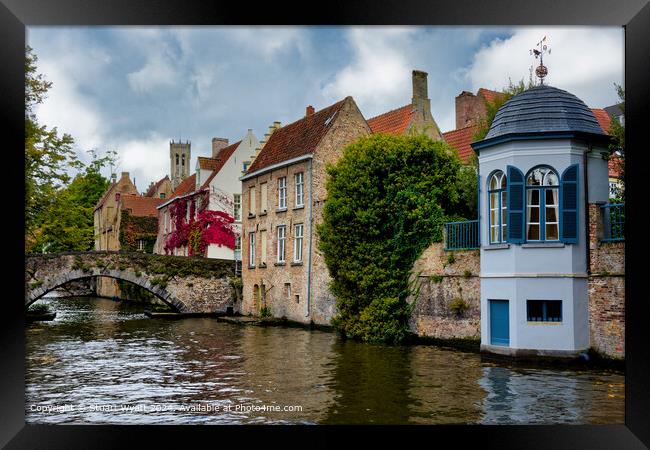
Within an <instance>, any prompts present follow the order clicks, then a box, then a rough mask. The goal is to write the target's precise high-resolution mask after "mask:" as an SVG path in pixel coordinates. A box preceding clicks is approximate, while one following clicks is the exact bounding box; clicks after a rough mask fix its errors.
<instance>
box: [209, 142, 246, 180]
mask: <svg viewBox="0 0 650 450" xmlns="http://www.w3.org/2000/svg"><path fill="white" fill-rule="evenodd" d="M239 144H241V141H237V142H235V143H234V144H231V145H229V146H228V147H226V148H224V149H222V150H221V151H220V152H219V154H218V155H217V157H216V158H214V159H213V158H210V159H211V160H212V161H214V168H213V169H212V173H211V174H210V176H209V177H208V179H207V180H205V182H204V183H203V185H202V186H201V189H205V188H207V187H208V185H209V184H210V181H212V179H213V178H214V177H215V175H217V174H218V173H219V171H220V170H221V169H222V168H223V166H224V165H225V164H226V161H228V160H229V159H230V157H231V156H232V154H233V153H235V150H237V147H239Z"/></svg>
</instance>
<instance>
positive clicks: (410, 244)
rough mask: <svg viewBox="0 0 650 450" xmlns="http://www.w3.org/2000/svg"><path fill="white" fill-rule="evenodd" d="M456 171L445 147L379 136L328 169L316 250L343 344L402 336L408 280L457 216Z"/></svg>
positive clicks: (424, 140) (423, 138)
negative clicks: (321, 257) (327, 278)
mask: <svg viewBox="0 0 650 450" xmlns="http://www.w3.org/2000/svg"><path fill="white" fill-rule="evenodd" d="M459 170H460V161H459V159H458V157H457V155H456V152H454V151H453V150H452V149H451V148H449V147H448V146H447V144H446V143H444V142H439V141H433V140H432V139H430V138H428V137H427V136H423V135H420V136H388V135H381V134H377V135H372V136H368V137H364V138H361V139H359V140H358V141H356V142H354V143H352V144H351V145H349V146H348V147H347V148H345V149H344V151H343V155H342V157H341V158H340V159H339V161H338V163H337V164H336V165H335V166H330V167H328V175H329V179H328V181H327V201H326V202H325V206H324V210H323V223H322V224H320V225H319V226H318V234H319V237H320V240H319V248H320V250H321V251H322V252H323V255H324V257H325V262H326V264H327V267H328V269H329V272H330V274H331V276H332V278H333V281H332V284H331V290H332V293H333V294H334V296H335V297H336V299H337V307H338V311H339V316H338V317H337V318H336V319H335V321H334V324H335V326H336V327H337V328H338V329H339V330H340V331H341V332H342V333H343V334H344V335H345V336H348V337H351V338H356V339H361V340H364V341H368V342H388V343H398V342H401V341H402V340H403V339H404V337H405V336H406V335H407V323H406V322H407V318H408V306H407V303H406V298H407V296H408V295H409V292H410V287H409V281H408V280H409V273H410V271H411V268H412V266H413V263H414V262H415V260H416V259H417V258H418V257H419V256H420V254H421V253H422V251H423V250H424V249H425V248H426V247H427V246H428V245H430V244H431V243H432V242H439V241H441V240H442V223H443V222H445V220H446V219H447V217H448V216H449V215H453V214H455V213H456V212H457V208H458V203H459V201H460V196H459V194H458V185H457V182H458V176H459Z"/></svg>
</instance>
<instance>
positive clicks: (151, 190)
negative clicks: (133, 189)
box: [144, 175, 169, 197]
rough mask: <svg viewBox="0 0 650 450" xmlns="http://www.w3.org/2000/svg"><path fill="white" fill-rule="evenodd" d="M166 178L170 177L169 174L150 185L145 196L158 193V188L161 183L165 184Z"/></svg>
mask: <svg viewBox="0 0 650 450" xmlns="http://www.w3.org/2000/svg"><path fill="white" fill-rule="evenodd" d="M165 179H169V177H168V176H167V175H165V176H164V177H162V178H161V179H160V180H158V181H157V182H156V183H154V184H152V185H151V186H149V189H147V192H145V194H144V196H145V197H153V195H154V194H155V193H156V191H157V190H158V188H159V187H160V185H161V184H163V182H164V181H165Z"/></svg>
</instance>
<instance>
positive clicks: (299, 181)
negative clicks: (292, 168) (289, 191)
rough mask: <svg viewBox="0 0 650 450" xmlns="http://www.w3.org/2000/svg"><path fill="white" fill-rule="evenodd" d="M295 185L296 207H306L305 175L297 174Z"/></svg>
mask: <svg viewBox="0 0 650 450" xmlns="http://www.w3.org/2000/svg"><path fill="white" fill-rule="evenodd" d="M295 184H296V207H299V206H304V204H305V194H304V184H305V183H304V181H303V173H302V172H300V173H297V174H296V175H295Z"/></svg>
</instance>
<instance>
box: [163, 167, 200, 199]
mask: <svg viewBox="0 0 650 450" xmlns="http://www.w3.org/2000/svg"><path fill="white" fill-rule="evenodd" d="M195 187H196V174H195V173H193V174H192V175H190V176H189V177H187V178H185V179H184V180H183V181H181V182H180V184H179V185H178V186H176V189H174V192H172V195H171V196H170V197H169V199H168V200H167V201H169V200H171V199H172V198H176V197H180V196H182V195H186V194H189V193H190V192H193V191H194V189H195ZM162 200H165V199H164V198H163V199H162Z"/></svg>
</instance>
